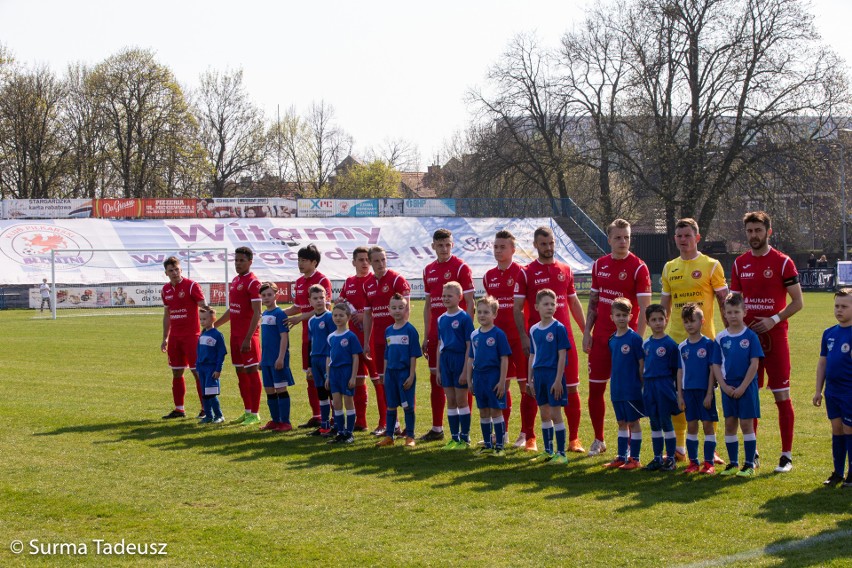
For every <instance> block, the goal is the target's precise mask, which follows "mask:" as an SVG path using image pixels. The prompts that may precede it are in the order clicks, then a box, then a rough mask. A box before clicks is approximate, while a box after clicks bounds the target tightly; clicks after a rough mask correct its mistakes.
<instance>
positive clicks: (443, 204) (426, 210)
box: [402, 199, 456, 217]
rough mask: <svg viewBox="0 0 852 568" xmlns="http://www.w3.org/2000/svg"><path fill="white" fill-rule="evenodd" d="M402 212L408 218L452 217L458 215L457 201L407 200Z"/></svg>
mask: <svg viewBox="0 0 852 568" xmlns="http://www.w3.org/2000/svg"><path fill="white" fill-rule="evenodd" d="M402 210H403V212H404V213H405V216H406V217H452V216H454V215H455V214H456V200H455V199H406V200H404V201H403V204H402Z"/></svg>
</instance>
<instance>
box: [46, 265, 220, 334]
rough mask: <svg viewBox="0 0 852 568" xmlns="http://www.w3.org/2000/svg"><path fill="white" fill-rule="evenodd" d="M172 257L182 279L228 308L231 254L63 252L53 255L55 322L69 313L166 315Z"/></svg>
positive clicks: (207, 297)
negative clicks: (166, 265) (168, 267)
mask: <svg viewBox="0 0 852 568" xmlns="http://www.w3.org/2000/svg"><path fill="white" fill-rule="evenodd" d="M171 256H174V257H177V258H178V259H179V260H180V265H181V269H182V272H183V276H184V277H185V278H189V279H191V280H194V281H195V282H197V283H198V284H199V285H200V286H201V287H202V290H203V291H204V297H205V298H206V299H207V301H208V303H210V304H211V305H224V306H227V305H228V281H229V276H228V272H229V265H230V261H231V260H232V258H231V256H230V254H229V252H228V249H226V248H133V249H126V248H125V249H98V248H78V249H60V250H52V251H51V252H50V280H51V290H50V294H51V302H50V311H51V318H52V319H56V318H57V311H61V310H65V309H84V308H92V309H102V310H103V309H107V310H108V313H121V312H129V311H134V313H143V312H144V313H148V311H150V312H151V313H155V312H153V311H152V310H154V309H158V310H160V311H161V309H162V306H163V304H162V299H161V297H160V290H161V289H162V286H163V285H164V284H165V283H166V282H168V279H167V277H166V276H165V269H164V267H163V262H164V261H165V260H166V259H167V258H169V257H171ZM139 308H149V310H148V311H144V310H142V311H140V310H139ZM102 313H103V314H105V313H107V312H102Z"/></svg>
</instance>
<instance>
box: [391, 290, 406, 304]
mask: <svg viewBox="0 0 852 568" xmlns="http://www.w3.org/2000/svg"><path fill="white" fill-rule="evenodd" d="M390 299H391V300H402V301H403V302H408V298H406V297H405V296H403V295H402V294H400V293H399V292H396V293H395V294H394V295H393V296H391V298H390Z"/></svg>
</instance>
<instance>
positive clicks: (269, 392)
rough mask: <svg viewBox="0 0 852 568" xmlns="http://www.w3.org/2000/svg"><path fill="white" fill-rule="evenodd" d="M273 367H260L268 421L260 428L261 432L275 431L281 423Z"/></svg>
mask: <svg viewBox="0 0 852 568" xmlns="http://www.w3.org/2000/svg"><path fill="white" fill-rule="evenodd" d="M274 371H275V367H273V366H272V365H262V366H261V367H260V376H261V382H262V384H263V392H265V393H266V405H267V406H268V407H269V417H270V420H269V422H267V423H266V424H264V425H263V426H261V427H260V429H261V430H277V429H278V424H279V423H280V422H281V415H280V412H279V406H278V391H277V390H276V389H275V376H274Z"/></svg>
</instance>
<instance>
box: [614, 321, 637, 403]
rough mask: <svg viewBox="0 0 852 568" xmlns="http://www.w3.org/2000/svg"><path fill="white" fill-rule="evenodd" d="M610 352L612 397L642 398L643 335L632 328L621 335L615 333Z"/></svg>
mask: <svg viewBox="0 0 852 568" xmlns="http://www.w3.org/2000/svg"><path fill="white" fill-rule="evenodd" d="M609 352H610V353H611V354H612V378H611V379H610V383H611V385H610V398H611V399H612V400H613V401H636V400H642V381H641V379H640V378H639V365H640V361H642V359H643V358H644V357H645V352H644V351H642V337H641V336H640V335H639V334H638V333H636V332H635V331H633V330H632V329H628V330H627V333H625V334H624V335H622V336H620V337H619V336H618V335H617V334H615V333H613V334H612V336H611V337H610V338H609Z"/></svg>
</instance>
